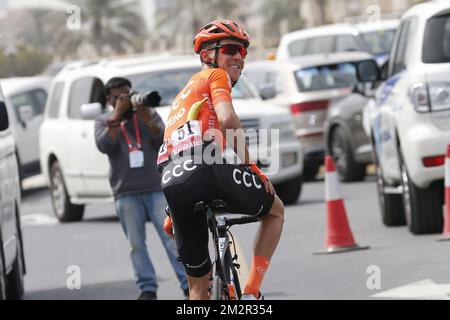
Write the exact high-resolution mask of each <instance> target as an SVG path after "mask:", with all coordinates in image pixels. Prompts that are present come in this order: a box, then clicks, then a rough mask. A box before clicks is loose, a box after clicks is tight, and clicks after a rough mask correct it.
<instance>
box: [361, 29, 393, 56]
mask: <svg viewBox="0 0 450 320" xmlns="http://www.w3.org/2000/svg"><path fill="white" fill-rule="evenodd" d="M394 36H395V29H388V30H378V31H372V32H362V33H361V37H362V38H363V40H364V42H365V43H366V44H367V47H368V48H369V51H370V53H371V54H373V55H379V54H384V53H389V52H390V51H391V46H392V42H393V41H394Z"/></svg>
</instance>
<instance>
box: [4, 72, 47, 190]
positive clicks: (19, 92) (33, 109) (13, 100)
mask: <svg viewBox="0 0 450 320" xmlns="http://www.w3.org/2000/svg"><path fill="white" fill-rule="evenodd" d="M51 79H52V78H50V77H23V78H8V79H2V80H0V84H1V86H2V89H3V92H4V94H5V99H6V101H7V103H8V104H9V105H10V106H11V107H12V108H13V112H11V114H10V123H11V129H12V132H13V134H14V139H15V141H16V145H17V149H16V156H17V158H18V161H19V173H20V180H21V181H22V180H23V179H25V178H27V177H30V176H32V175H35V174H39V173H40V172H41V169H40V165H39V127H40V126H41V123H42V120H43V113H44V107H45V102H46V100H47V92H48V88H49V87H50V83H51Z"/></svg>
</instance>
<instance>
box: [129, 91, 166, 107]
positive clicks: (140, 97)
mask: <svg viewBox="0 0 450 320" xmlns="http://www.w3.org/2000/svg"><path fill="white" fill-rule="evenodd" d="M129 96H130V100H131V102H132V103H137V104H142V105H144V106H145V107H149V108H150V107H157V106H159V103H160V102H161V96H160V95H159V93H158V91H152V92H144V93H140V92H138V91H136V90H130V93H129Z"/></svg>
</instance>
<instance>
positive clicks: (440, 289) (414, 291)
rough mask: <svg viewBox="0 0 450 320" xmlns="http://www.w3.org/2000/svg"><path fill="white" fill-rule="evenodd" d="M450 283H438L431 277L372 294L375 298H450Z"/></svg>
mask: <svg viewBox="0 0 450 320" xmlns="http://www.w3.org/2000/svg"><path fill="white" fill-rule="evenodd" d="M449 294H450V284H436V283H434V282H433V281H432V280H430V279H424V280H421V281H417V282H413V283H410V284H407V285H405V286H401V287H397V288H394V289H390V290H387V291H384V292H380V293H377V294H374V295H372V296H371V297H373V298H394V299H433V300H450V296H449Z"/></svg>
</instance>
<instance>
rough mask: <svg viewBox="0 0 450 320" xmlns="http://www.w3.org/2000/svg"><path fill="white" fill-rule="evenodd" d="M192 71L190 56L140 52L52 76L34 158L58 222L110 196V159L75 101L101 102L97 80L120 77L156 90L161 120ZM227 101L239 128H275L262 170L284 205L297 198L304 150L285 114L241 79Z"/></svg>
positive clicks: (80, 65) (72, 67)
mask: <svg viewBox="0 0 450 320" xmlns="http://www.w3.org/2000/svg"><path fill="white" fill-rule="evenodd" d="M199 70H200V62H199V61H198V58H193V57H191V56H189V57H174V56H168V57H140V58H128V59H110V60H105V61H101V62H98V63H95V64H91V65H85V64H84V63H83V62H80V63H73V64H70V65H68V66H66V67H65V69H64V70H63V71H62V72H61V73H59V74H58V76H56V78H55V79H54V81H53V83H52V86H51V89H50V94H49V98H48V100H47V105H46V111H45V114H44V121H43V124H42V126H41V130H40V150H41V155H40V161H41V168H42V172H43V174H44V176H45V177H46V179H47V182H48V185H49V186H50V189H51V197H52V203H53V207H54V211H55V213H56V216H57V217H58V219H59V220H60V221H75V220H80V219H82V216H83V211H84V205H86V204H92V203H96V202H99V201H102V202H104V201H112V191H111V187H110V184H109V181H108V171H109V163H108V160H107V157H106V156H105V155H104V154H102V153H100V152H99V151H98V150H97V147H96V145H95V139H94V121H93V117H91V118H89V119H86V117H85V116H83V115H82V114H81V111H80V107H81V105H84V104H92V103H100V104H104V102H105V101H104V95H103V84H104V83H106V81H108V80H109V79H110V78H112V77H117V76H120V77H126V78H128V79H129V80H131V82H132V84H133V89H134V90H137V91H139V92H146V91H154V90H156V91H158V92H159V93H160V95H161V96H162V101H161V105H162V106H161V107H158V108H157V109H156V110H157V111H158V112H159V114H160V115H161V117H162V119H164V120H165V119H166V118H167V115H168V112H169V108H170V107H169V106H170V105H171V103H172V100H173V99H174V97H175V96H176V94H177V93H178V92H179V91H180V90H181V89H182V88H183V87H184V86H185V84H186V83H187V82H188V80H189V79H190V77H191V76H192V75H193V74H194V73H195V72H197V71H199ZM233 105H234V107H235V110H236V113H237V114H238V116H239V117H240V119H241V122H242V124H243V126H244V128H245V129H255V131H258V130H260V129H278V130H279V131H278V132H279V139H278V140H279V141H271V142H270V148H271V150H272V154H271V159H270V160H273V159H278V160H279V161H275V162H276V163H275V162H274V161H272V162H271V164H270V166H268V167H266V168H264V169H263V171H265V172H266V173H267V175H268V176H269V178H270V179H271V181H272V182H273V184H274V185H275V187H276V189H277V193H278V194H279V196H280V198H281V199H282V200H284V201H285V203H294V202H296V201H297V199H298V197H299V195H300V193H301V186H302V171H303V153H302V149H301V144H300V143H299V142H298V141H297V139H296V138H295V132H294V124H293V121H292V118H291V116H290V113H289V112H288V111H286V110H283V109H282V108H279V107H275V106H272V105H269V104H267V103H265V102H264V101H262V99H261V98H260V97H259V95H258V93H256V91H255V89H253V87H252V86H251V85H250V84H249V83H248V82H247V81H246V80H245V78H243V77H242V78H241V79H240V80H239V82H238V84H237V85H236V86H235V88H234V89H233ZM99 109H100V108H99ZM249 147H250V152H251V153H252V149H254V148H257V147H258V141H257V139H250V141H249ZM259 149H260V148H259ZM259 151H260V150H259ZM260 153H262V154H264V153H265V152H260ZM258 160H261V161H263V160H267V159H258Z"/></svg>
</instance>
